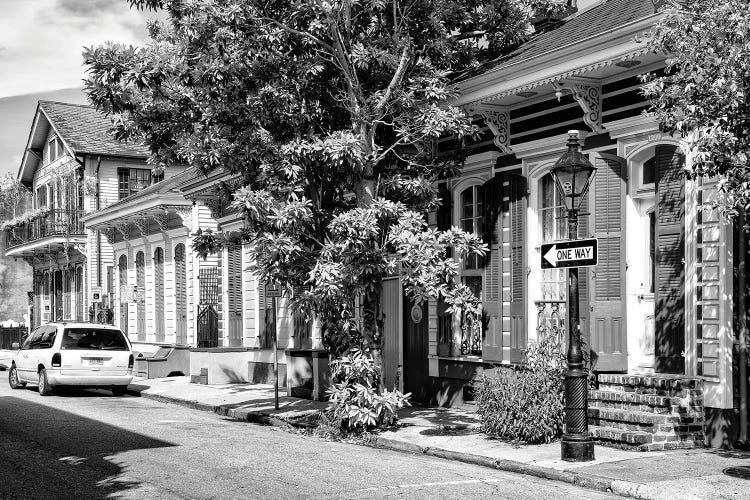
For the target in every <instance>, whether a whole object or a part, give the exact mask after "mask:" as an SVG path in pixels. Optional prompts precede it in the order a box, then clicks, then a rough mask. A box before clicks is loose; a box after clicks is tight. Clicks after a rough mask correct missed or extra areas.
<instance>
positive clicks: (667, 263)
mask: <svg viewBox="0 0 750 500" xmlns="http://www.w3.org/2000/svg"><path fill="white" fill-rule="evenodd" d="M683 163H684V158H683V156H682V154H681V153H680V152H679V150H678V149H677V147H675V146H671V145H660V146H657V147H656V283H655V285H656V286H655V287H654V290H655V299H656V304H655V305H656V310H655V316H656V339H655V346H654V348H655V354H656V371H657V372H659V373H685V360H684V358H683V356H682V352H683V351H684V349H685V180H684V177H683V176H682V169H681V167H682V165H683Z"/></svg>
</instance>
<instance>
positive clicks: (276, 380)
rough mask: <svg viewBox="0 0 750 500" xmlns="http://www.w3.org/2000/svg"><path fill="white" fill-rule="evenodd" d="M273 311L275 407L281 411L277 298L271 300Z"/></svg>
mask: <svg viewBox="0 0 750 500" xmlns="http://www.w3.org/2000/svg"><path fill="white" fill-rule="evenodd" d="M271 309H272V311H273V313H272V316H271V318H273V322H272V325H273V379H274V382H273V405H274V408H276V409H277V410H278V409H279V355H278V354H279V353H278V343H279V342H278V338H277V333H276V296H275V295H274V296H273V297H272V298H271Z"/></svg>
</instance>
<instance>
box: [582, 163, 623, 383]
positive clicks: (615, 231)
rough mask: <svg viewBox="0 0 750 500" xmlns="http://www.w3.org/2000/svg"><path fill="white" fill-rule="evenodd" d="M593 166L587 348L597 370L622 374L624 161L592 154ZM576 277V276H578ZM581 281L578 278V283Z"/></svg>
mask: <svg viewBox="0 0 750 500" xmlns="http://www.w3.org/2000/svg"><path fill="white" fill-rule="evenodd" d="M594 166H595V167H596V168H597V171H596V177H595V178H594V185H593V193H592V195H591V196H593V199H594V207H593V214H592V217H591V218H592V220H593V229H594V237H596V238H597V239H598V240H599V257H598V264H597V265H596V267H594V269H593V276H592V278H593V279H592V280H591V282H592V287H591V289H590V290H587V292H588V293H590V294H591V302H590V304H591V308H590V320H589V321H590V332H589V333H590V339H591V349H592V350H594V351H595V352H596V354H597V356H598V360H597V365H596V369H597V370H599V371H626V370H627V368H628V366H627V336H626V335H627V334H626V328H625V186H626V168H625V160H624V159H622V158H620V157H617V156H614V155H607V154H603V153H599V154H596V155H595V157H594ZM579 278H580V277H579ZM580 281H581V280H580V279H579V282H580Z"/></svg>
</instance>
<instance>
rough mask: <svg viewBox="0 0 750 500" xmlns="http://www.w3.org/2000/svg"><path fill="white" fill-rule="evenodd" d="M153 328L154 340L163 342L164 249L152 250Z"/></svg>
mask: <svg viewBox="0 0 750 500" xmlns="http://www.w3.org/2000/svg"><path fill="white" fill-rule="evenodd" d="M154 295H155V297H154V303H155V306H154V313H155V314H154V316H155V317H154V330H155V331H156V342H164V250H163V249H162V248H161V247H156V251H155V252H154Z"/></svg>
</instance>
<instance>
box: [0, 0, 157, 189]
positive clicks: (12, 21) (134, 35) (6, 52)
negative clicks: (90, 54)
mask: <svg viewBox="0 0 750 500" xmlns="http://www.w3.org/2000/svg"><path fill="white" fill-rule="evenodd" d="M152 17H155V14H154V13H153V12H150V13H144V12H139V11H136V10H132V9H130V5H129V2H128V1H127V0H0V175H4V174H5V173H6V172H13V173H14V174H15V173H16V172H17V170H18V166H19V164H20V162H21V155H22V153H23V149H24V148H25V147H26V141H27V139H28V136H29V130H30V128H31V121H32V119H33V118H34V111H35V109H36V103H37V100H39V99H45V100H53V101H62V102H72V103H86V96H85V95H84V94H83V93H82V92H81V91H80V89H81V87H82V80H83V78H84V77H85V68H84V67H83V60H82V56H81V54H82V52H83V47H90V46H95V45H101V44H104V43H105V42H107V41H112V42H120V43H126V44H134V45H142V44H144V43H145V42H146V41H147V33H146V22H147V19H148V18H152Z"/></svg>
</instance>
